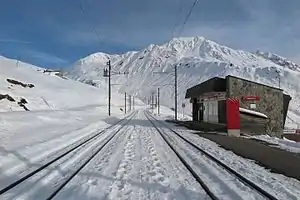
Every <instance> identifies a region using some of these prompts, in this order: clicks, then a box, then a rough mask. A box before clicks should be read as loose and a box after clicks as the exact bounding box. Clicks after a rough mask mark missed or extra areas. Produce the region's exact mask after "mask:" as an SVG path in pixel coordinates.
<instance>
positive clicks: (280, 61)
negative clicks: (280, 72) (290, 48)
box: [255, 50, 300, 72]
mask: <svg viewBox="0 0 300 200" xmlns="http://www.w3.org/2000/svg"><path fill="white" fill-rule="evenodd" d="M255 54H256V55H258V56H260V57H263V58H265V59H267V60H270V61H272V62H273V63H275V64H277V65H279V66H282V67H287V68H289V69H291V70H294V71H298V72H300V66H299V65H298V64H296V63H294V62H292V61H289V60H288V59H287V58H284V57H282V56H279V55H277V54H275V53H271V52H262V51H259V50H258V51H256V52H255Z"/></svg>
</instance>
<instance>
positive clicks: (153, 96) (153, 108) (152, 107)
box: [151, 92, 154, 113]
mask: <svg viewBox="0 0 300 200" xmlns="http://www.w3.org/2000/svg"><path fill="white" fill-rule="evenodd" d="M151 104H152V107H151V108H152V113H153V109H154V92H152V103H151Z"/></svg>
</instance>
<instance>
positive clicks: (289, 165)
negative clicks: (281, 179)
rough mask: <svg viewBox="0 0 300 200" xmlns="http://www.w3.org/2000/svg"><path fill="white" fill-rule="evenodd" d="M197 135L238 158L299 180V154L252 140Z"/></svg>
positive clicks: (215, 135) (214, 135)
mask: <svg viewBox="0 0 300 200" xmlns="http://www.w3.org/2000/svg"><path fill="white" fill-rule="evenodd" d="M199 135H200V136H201V137H204V138H207V139H209V140H211V141H214V142H216V143H217V144H219V145H220V146H221V147H223V148H224V149H226V150H230V151H233V152H234V153H235V154H237V155H239V156H242V157H244V158H248V159H251V160H255V161H256V162H257V163H258V164H260V165H262V166H264V167H266V168H268V169H270V170H271V171H273V172H276V173H279V174H283V175H286V176H289V177H292V178H295V179H298V180H300V170H299V169H300V154H297V153H292V152H288V151H285V150H282V149H279V148H274V147H271V146H269V145H268V144H266V143H264V142H262V141H257V140H253V139H247V138H241V137H234V138H233V137H226V136H223V135H219V134H205V133H199Z"/></svg>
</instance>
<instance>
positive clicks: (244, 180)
mask: <svg viewBox="0 0 300 200" xmlns="http://www.w3.org/2000/svg"><path fill="white" fill-rule="evenodd" d="M145 114H146V116H147V118H148V119H149V120H150V122H151V123H152V125H153V126H154V127H155V128H156V130H157V131H158V132H159V133H160V135H161V136H162V138H163V139H164V140H165V142H166V143H167V144H168V146H170V148H171V149H172V150H173V151H174V152H175V154H176V155H177V156H178V157H179V158H180V160H181V161H182V162H183V164H184V165H185V166H186V167H187V168H188V170H189V171H190V172H191V173H192V174H193V176H194V177H195V178H196V179H197V181H198V179H200V181H201V182H199V181H198V182H199V183H200V184H201V186H202V187H203V186H204V187H203V189H204V190H205V191H206V192H207V193H208V195H209V196H210V197H211V198H212V199H219V198H218V197H216V195H214V194H213V193H212V192H211V190H210V188H209V187H208V186H207V185H206V184H205V183H204V182H203V181H202V180H201V178H200V177H199V176H198V175H197V173H196V172H195V170H193V168H192V167H191V165H189V164H188V163H187V161H186V160H185V159H184V158H183V156H181V155H180V153H179V152H178V151H177V150H176V148H175V147H174V146H175V145H173V144H172V143H171V142H170V141H169V140H168V139H167V137H166V135H168V134H166V133H165V131H163V130H161V128H158V126H157V125H155V123H154V122H153V121H155V122H157V123H159V124H161V125H162V126H163V127H164V128H166V129H168V130H169V131H171V132H172V133H173V136H176V137H179V138H180V139H181V140H182V141H184V142H185V144H186V143H187V144H189V145H190V146H191V147H193V148H194V149H196V150H197V151H198V152H200V153H201V154H202V155H205V156H206V157H207V158H208V159H209V160H211V161H213V162H215V163H216V164H217V165H219V166H220V167H221V168H223V169H224V170H226V171H227V172H228V173H229V174H231V175H232V176H233V177H236V178H237V179H238V180H240V181H241V182H242V183H244V184H245V185H247V186H249V188H251V189H252V190H255V191H256V192H258V193H259V194H260V195H261V196H262V197H264V198H265V199H270V200H278V198H276V197H275V196H274V195H272V194H270V193H269V192H267V191H266V190H264V189H263V188H261V187H260V186H258V185H257V184H256V183H254V182H252V181H250V180H249V179H247V178H246V177H244V176H243V175H241V174H239V173H238V172H236V171H235V170H233V169H232V168H230V167H229V166H227V165H226V164H224V163H223V162H221V161H220V160H218V159H217V158H215V157H213V156H212V155H210V154H209V153H208V152H206V151H205V150H203V149H201V148H199V147H198V146H197V145H195V144H194V143H192V142H191V141H189V140H187V139H186V138H184V137H183V136H182V135H180V134H179V133H178V132H177V131H175V130H173V129H172V128H170V127H169V126H167V125H166V124H165V123H162V122H160V121H159V120H157V119H156V118H155V117H153V116H152V115H151V114H150V113H149V112H146V113H145ZM168 137H170V136H169V135H168ZM194 174H196V176H195V175H194ZM211 194H212V195H211Z"/></svg>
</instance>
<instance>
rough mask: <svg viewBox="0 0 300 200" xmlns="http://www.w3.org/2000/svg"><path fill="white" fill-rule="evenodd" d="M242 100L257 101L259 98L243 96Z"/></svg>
mask: <svg viewBox="0 0 300 200" xmlns="http://www.w3.org/2000/svg"><path fill="white" fill-rule="evenodd" d="M242 100H243V101H259V100H260V96H243V97H242Z"/></svg>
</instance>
